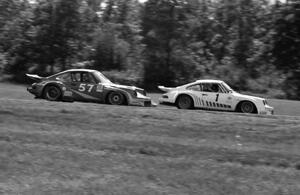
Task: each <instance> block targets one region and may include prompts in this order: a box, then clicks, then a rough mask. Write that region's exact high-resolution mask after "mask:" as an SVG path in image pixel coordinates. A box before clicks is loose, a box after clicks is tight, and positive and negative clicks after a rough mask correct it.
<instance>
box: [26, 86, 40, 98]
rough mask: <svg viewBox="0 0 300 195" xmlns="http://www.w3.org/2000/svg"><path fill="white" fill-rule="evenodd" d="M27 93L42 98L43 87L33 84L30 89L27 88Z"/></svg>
mask: <svg viewBox="0 0 300 195" xmlns="http://www.w3.org/2000/svg"><path fill="white" fill-rule="evenodd" d="M27 91H28V92H29V93H31V94H33V95H35V96H36V97H40V96H41V95H42V86H40V85H37V84H33V85H31V86H29V87H27Z"/></svg>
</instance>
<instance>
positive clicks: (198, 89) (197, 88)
mask: <svg viewBox="0 0 300 195" xmlns="http://www.w3.org/2000/svg"><path fill="white" fill-rule="evenodd" d="M187 89H188V90H192V91H201V86H200V85H199V84H196V85H191V86H189V87H187Z"/></svg>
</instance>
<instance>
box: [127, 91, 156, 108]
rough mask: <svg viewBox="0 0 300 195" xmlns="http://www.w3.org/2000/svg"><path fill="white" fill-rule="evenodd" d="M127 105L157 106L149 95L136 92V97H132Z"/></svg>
mask: <svg viewBox="0 0 300 195" xmlns="http://www.w3.org/2000/svg"><path fill="white" fill-rule="evenodd" d="M129 105H132V106H145V107H153V106H157V104H155V103H154V102H153V101H152V100H151V98H150V97H147V96H144V95H141V94H138V96H137V97H134V98H132V99H131V100H130V102H129Z"/></svg>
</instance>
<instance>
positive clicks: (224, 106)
mask: <svg viewBox="0 0 300 195" xmlns="http://www.w3.org/2000/svg"><path fill="white" fill-rule="evenodd" d="M202 87H203V92H204V94H206V95H205V97H206V105H207V107H208V108H209V109H212V110H231V109H232V97H231V94H230V93H226V92H225V91H224V90H223V88H222V86H221V85H220V84H219V83H213V82H212V83H203V86H202Z"/></svg>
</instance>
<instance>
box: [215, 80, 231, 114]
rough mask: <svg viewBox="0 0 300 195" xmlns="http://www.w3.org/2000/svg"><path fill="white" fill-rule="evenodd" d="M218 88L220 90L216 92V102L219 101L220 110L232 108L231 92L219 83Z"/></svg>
mask: <svg viewBox="0 0 300 195" xmlns="http://www.w3.org/2000/svg"><path fill="white" fill-rule="evenodd" d="M219 89H220V91H219V93H218V101H217V103H219V106H220V110H233V109H234V106H233V103H234V97H233V95H232V93H230V92H229V91H228V90H226V89H224V88H223V87H222V85H220V84H219Z"/></svg>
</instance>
